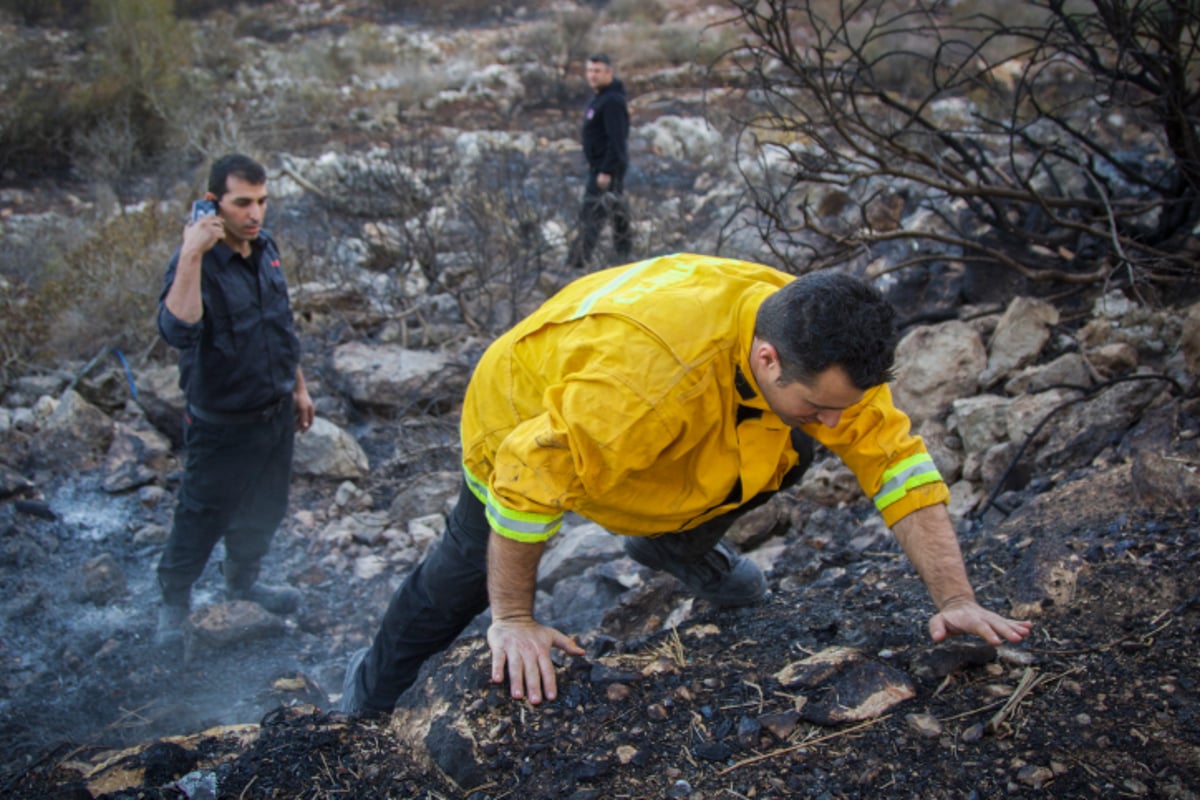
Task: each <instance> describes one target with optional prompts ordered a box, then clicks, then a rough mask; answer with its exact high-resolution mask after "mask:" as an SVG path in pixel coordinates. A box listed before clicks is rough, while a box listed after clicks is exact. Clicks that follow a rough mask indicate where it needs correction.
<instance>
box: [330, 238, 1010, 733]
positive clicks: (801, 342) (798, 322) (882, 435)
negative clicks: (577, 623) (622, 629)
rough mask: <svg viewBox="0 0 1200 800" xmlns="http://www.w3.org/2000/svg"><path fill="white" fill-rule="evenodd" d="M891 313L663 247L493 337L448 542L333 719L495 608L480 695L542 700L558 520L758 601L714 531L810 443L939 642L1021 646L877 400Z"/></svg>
mask: <svg viewBox="0 0 1200 800" xmlns="http://www.w3.org/2000/svg"><path fill="white" fill-rule="evenodd" d="M894 316H895V313H894V311H893V309H892V308H891V306H889V305H888V304H887V303H886V301H884V300H883V298H882V296H881V295H880V294H879V292H878V291H877V290H876V289H874V288H873V287H871V286H870V285H869V284H867V283H865V282H863V281H861V280H859V279H856V278H853V277H850V276H848V275H844V274H841V273H835V272H819V273H814V274H810V275H807V276H804V277H801V278H796V277H795V276H792V275H789V274H787V273H784V272H780V271H778V270H774V269H771V268H769V267H765V266H762V265H758V264H751V263H748V262H744V261H735V260H730V259H722V258H713V257H708V256H699V255H689V254H677V255H671V256H664V257H660V258H654V259H650V260H647V261H642V262H638V263H635V264H630V265H627V266H624V267H617V268H614V269H610V270H606V271H603V272H597V273H594V274H592V275H589V276H587V277H584V278H581V279H580V280H577V281H575V282H574V283H572V284H570V285H569V286H567V287H566V288H565V289H563V290H562V291H561V292H559V293H558V294H557V295H555V296H554V297H553V298H551V299H550V300H549V301H547V302H546V303H545V304H544V305H543V306H542V307H541V308H540V309H538V310H537V311H535V312H534V313H533V314H531V315H530V316H529V317H527V318H526V319H524V320H523V321H521V322H520V323H518V324H517V325H516V326H515V327H514V328H513V329H512V330H510V331H509V332H508V333H506V334H504V335H503V336H501V337H500V338H499V339H497V340H496V341H495V342H494V343H493V344H492V345H491V346H490V347H489V348H488V350H487V352H486V353H485V354H484V356H483V358H482V359H481V360H480V362H479V365H478V366H477V367H476V370H475V373H474V375H473V377H472V379H471V382H470V386H469V387H468V389H467V395H466V400H465V404H464V407H463V413H462V443H463V473H464V478H465V480H464V485H463V489H462V491H461V493H460V497H459V501H458V503H457V505H456V507H455V509H454V511H453V512H452V513H451V515H450V518H449V519H448V520H447V527H446V532H445V535H444V536H443V537H442V538H441V539H440V540H439V541H438V543H437V544H436V545H435V546H434V547H433V548H432V549H431V551H430V553H429V554H428V555H427V556H426V558H425V559H424V560H423V561H422V562H421V564H419V565H418V566H417V568H416V569H415V570H414V571H413V573H412V574H411V575H409V577H408V578H407V579H406V580H405V582H404V584H403V585H402V586H401V587H400V588H399V589H398V590H397V591H396V593H395V594H394V595H393V597H392V599H391V602H390V603H389V606H388V609H387V612H386V614H385V615H384V619H383V622H382V624H381V626H380V629H379V632H378V633H377V634H376V636H375V640H374V642H373V643H372V646H371V647H370V648H367V649H365V650H361V651H359V652H358V653H356V654H355V655H354V656H353V657H352V658H351V661H350V664H349V667H348V669H347V675H346V682H345V686H344V689H343V696H342V704H341V708H342V710H344V711H347V712H350V713H363V714H372V713H383V712H388V711H391V709H392V707H393V705H394V704H395V702H396V699H397V697H399V695H400V693H401V692H402V691H403V690H404V689H405V688H407V687H408V686H409V685H411V684H412V682H413V681H414V680H415V679H416V675H417V671H418V669H419V668H420V666H421V664H422V663H423V662H424V661H425V659H426V658H428V657H429V656H430V655H432V654H433V653H435V652H438V651H439V650H441V649H443V648H444V647H446V646H447V645H448V644H449V643H450V642H451V641H453V639H454V638H455V637H456V636H457V635H458V634H459V633H460V632H461V631H462V629H463V628H464V627H466V625H467V624H468V623H469V622H470V621H471V620H472V619H473V618H474V617H475V616H476V615H477V614H478V613H480V612H481V611H483V610H484V609H485V608H487V607H488V605H489V604H490V606H491V609H492V624H491V627H490V629H489V631H488V643H489V645H490V647H491V649H492V676H491V677H492V680H493V681H495V682H501V681H503V680H504V677H505V674H506V673H507V677H508V679H509V684H510V688H511V692H512V696H513V697H516V698H527V699H528V700H529V702H531V703H535V704H536V703H539V702H541V701H542V700H543V699H554V697H555V696H556V691H557V689H556V683H555V674H554V665H553V663H552V662H551V660H550V651H551V648H558V649H561V650H563V651H565V652H567V653H571V654H576V655H578V654H581V653H582V650H581V649H580V648H579V646H578V645H577V644H576V643H575V642H574V641H573V640H572V639H571V638H570V637H568V636H566V635H564V634H563V633H561V632H559V631H557V630H554V629H553V628H549V627H546V626H543V625H541V624H540V623H538V622H537V621H536V620H535V619H534V617H533V598H534V587H535V580H536V575H537V567H538V563H539V560H540V558H541V554H542V551H543V549H544V547H545V542H546V540H547V539H549V538H550V537H551V536H553V535H554V534H555V532H557V531H558V529H559V527H560V525H561V523H562V518H563V514H564V513H565V512H567V511H572V512H575V513H577V514H579V515H581V516H583V517H586V518H588V519H591V520H593V521H594V522H596V523H598V524H600V525H601V526H603V527H604V528H606V529H608V530H609V531H612V532H613V533H616V534H620V535H622V536H625V537H627V538H626V539H625V549H626V552H627V553H628V554H629V555H630V556H631V557H632V558H633V559H635V560H636V561H638V562H640V563H642V564H644V565H646V566H648V567H651V568H654V569H660V570H665V571H667V572H669V573H671V574H672V575H674V576H675V577H677V578H678V579H680V580H681V581H682V582H683V583H684V584H685V585H686V586H687V587H688V588H689V589H690V590H691V591H692V592H693V593H694V594H695V595H697V596H698V597H701V598H704V599H707V600H710V601H711V602H714V603H717V604H721V605H744V604H747V603H752V602H754V601H756V600H758V599H759V598H761V597H762V596H763V594H765V592H766V588H767V586H766V580H765V579H764V577H763V575H762V573H761V571H760V570H759V569H758V567H757V566H756V565H754V563H753V562H751V561H750V560H749V559H746V558H744V557H742V556H741V555H739V554H738V553H737V552H736V551H735V550H734V549H733V547H731V546H730V545H729V544H728V543H726V542H725V541H724V540H723V539H722V535H723V534H724V532H725V531H726V530H727V529H728V528H729V526H730V525H731V524H732V523H733V521H734V520H735V519H736V518H737V517H738V516H739V515H740V514H742V513H745V511H747V510H749V509H750V508H753V507H755V506H757V505H759V504H761V503H762V502H764V501H765V500H766V499H768V498H769V497H770V496H771V495H772V494H773V493H774V492H776V491H778V490H779V489H781V488H783V487H786V486H789V485H791V484H793V483H795V482H796V481H797V480H798V479H799V478H800V477H801V475H802V474H803V472H804V470H805V468H806V467H807V466H808V464H809V462H810V461H811V459H812V442H813V440H816V441H818V442H820V443H821V444H822V445H824V446H825V447H827V448H828V449H830V450H831V451H832V452H834V453H836V454H837V455H838V456H839V457H840V458H841V459H842V460H843V462H845V464H846V465H847V466H848V467H849V468H850V469H851V470H852V471H853V472H854V474H855V476H856V477H857V478H858V481H859V484H860V485H861V486H862V488H863V490H864V491H865V492H866V494H867V495H868V496H869V497H871V498H872V499H873V500H874V502H875V505H876V507H877V508H878V509H879V511H880V513H881V514H882V515H883V518H884V520H885V521H886V522H887V524H888V525H889V526H891V528H892V530H893V531H894V533H895V534H896V537H897V539H898V540H899V542H900V544H901V546H902V547H903V549H904V552H905V554H906V555H907V556H908V558H909V559H910V561H911V562H912V563H913V565H914V566H915V567H916V569H917V572H918V573H919V574H920V576H921V578H922V579H923V581H924V582H925V585H926V587H927V588H928V590H929V592H930V595H931V596H932V598H933V601H934V603H935V604H936V606H937V608H938V613H937V614H935V615H934V616H933V617H932V618H931V619H930V621H929V631H930V634H931V635H932V637H933V639H934V640H935V641H940V640H942V639H943V638H945V637H946V636H949V635H957V634H962V633H972V634H976V635H978V636H981V637H983V638H984V639H986V640H987V641H989V642H991V643H992V644H999V643H1000V642H1001V641H1002V640H1008V641H1012V642H1017V641H1020V640H1021V639H1022V638H1024V636H1025V635H1026V634H1028V632H1029V623H1027V622H1021V621H1013V620H1009V619H1005V618H1004V617H1001V616H1000V615H998V614H995V613H993V612H991V611H988V610H986V609H984V608H982V607H981V606H979V605H978V603H976V601H975V596H974V592H973V591H972V589H971V585H970V582H969V581H968V579H967V574H966V569H965V567H964V564H963V560H962V555H961V553H960V551H959V547H958V542H957V539H956V537H955V535H954V531H953V528H952V526H951V524H950V519H949V516H948V514H947V512H946V508H945V503H946V501H947V500H948V499H949V491H948V490H947V488H946V484H945V483H944V482H943V481H942V478H941V476H940V475H939V474H938V471H937V468H936V467H935V466H934V464H933V461H932V460H931V459H930V457H929V454H928V453H927V452H926V450H925V447H924V444H923V443H922V442H921V440H920V439H919V438H918V437H914V436H912V435H910V433H909V421H908V418H907V417H906V416H905V415H904V414H903V413H902V412H900V411H899V410H897V409H896V408H895V406H894V405H893V404H892V397H891V392H890V390H889V389H888V386H887V380H888V377H889V375H890V372H891V369H892V363H893V354H894V349H895V343H896V330H895V323H894Z"/></svg>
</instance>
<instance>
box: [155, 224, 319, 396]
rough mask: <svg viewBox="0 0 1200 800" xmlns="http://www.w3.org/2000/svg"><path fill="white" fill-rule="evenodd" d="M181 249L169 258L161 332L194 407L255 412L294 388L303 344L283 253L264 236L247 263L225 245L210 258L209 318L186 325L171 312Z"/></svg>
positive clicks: (206, 262)
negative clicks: (168, 302)
mask: <svg viewBox="0 0 1200 800" xmlns="http://www.w3.org/2000/svg"><path fill="white" fill-rule="evenodd" d="M178 264H179V251H176V252H175V255H174V256H172V257H171V263H170V264H169V265H168V266H167V275H166V279H165V281H164V284H163V291H162V295H160V297H159V302H158V330H159V332H160V333H161V334H162V337H163V339H165V340H166V342H167V344H169V345H171V346H172V347H175V348H178V350H179V386H180V387H181V388H182V389H183V392H184V394H185V395H186V396H187V400H188V403H189V404H190V405H192V406H196V407H199V408H201V409H206V410H209V411H218V412H225V413H238V412H246V411H256V410H258V409H261V408H264V407H266V406H269V405H271V404H272V403H274V402H276V401H278V400H279V399H280V398H282V397H283V396H284V395H286V394H288V393H290V392H291V391H292V390H293V389H294V388H295V386H296V367H297V366H298V365H299V363H300V342H299V340H298V339H297V338H296V333H295V330H294V328H293V324H292V309H291V307H290V306H289V305H288V293H287V282H286V280H285V279H284V277H283V269H282V267H281V266H280V260H279V248H278V247H277V246H276V244H275V240H274V239H272V238H271V237H270V235H268V234H267V233H265V232H262V233H260V234H259V236H258V238H257V239H255V240H254V242H253V243H252V246H251V253H250V257H249V258H243V257H242V256H241V255H240V254H238V253H236V252H234V251H233V250H231V249H230V248H229V246H228V245H226V244H225V243H224V242H217V244H216V245H215V246H214V247H213V248H212V249H211V250H209V251H208V252H207V253H205V254H204V259H203V261H202V262H201V270H202V277H201V294H202V295H203V301H204V313H203V315H202V316H201V318H200V320H199V321H198V322H196V323H192V324H189V323H186V322H183V321H181V320H180V319H179V318H178V317H176V316H175V315H174V314H172V313H171V312H170V311H168V310H167V306H166V303H165V298H166V296H167V290H169V289H170V288H171V283H172V281H174V280H175V269H176V267H177V266H178Z"/></svg>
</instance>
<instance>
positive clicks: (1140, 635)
mask: <svg viewBox="0 0 1200 800" xmlns="http://www.w3.org/2000/svg"><path fill="white" fill-rule="evenodd" d="M1165 613H1170V612H1165ZM1159 619H1162V615H1161V614H1160V615H1159V616H1158V617H1156V618H1155V620H1154V621H1155V622H1157V621H1158V620H1159ZM1174 621H1175V620H1173V619H1169V620H1167V621H1166V622H1164V623H1163V624H1162V625H1159V626H1158V627H1157V628H1155V629H1154V630H1152V631H1150V632H1149V633H1127V634H1125V635H1124V636H1122V637H1120V638H1119V639H1113V640H1112V641H1111V642H1105V643H1104V644H1099V645H1096V646H1095V647H1081V648H1078V649H1075V650H1044V649H1040V648H1037V647H1030V648H1027V649H1028V650H1029V652H1031V653H1037V654H1039V655H1047V656H1080V655H1084V654H1085V653H1103V652H1104V651H1105V650H1111V649H1113V648H1114V647H1116V646H1117V645H1120V644H1123V643H1125V642H1128V641H1129V640H1130V639H1142V640H1149V639H1152V638H1154V636H1155V634H1157V633H1159V632H1160V631H1162V630H1163V629H1164V628H1167V627H1169V626H1170V625H1171V623H1173V622H1174ZM1151 624H1153V623H1151Z"/></svg>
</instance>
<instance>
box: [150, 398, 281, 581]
mask: <svg viewBox="0 0 1200 800" xmlns="http://www.w3.org/2000/svg"><path fill="white" fill-rule="evenodd" d="M293 403H294V401H293V398H292V396H291V395H290V394H289V395H287V396H286V397H284V398H282V399H281V401H280V402H279V403H278V404H277V405H276V406H275V407H274V408H273V409H272V410H271V411H270V412H269V416H268V413H264V414H262V415H258V416H257V418H256V419H253V420H252V421H241V419H240V418H241V416H242V415H237V416H238V417H239V421H237V422H211V421H207V420H205V419H201V418H199V417H197V416H195V414H194V412H192V411H190V410H189V412H188V413H187V414H186V415H185V419H184V475H183V484H182V485H181V486H180V489H179V496H178V499H177V502H176V507H175V520H174V525H173V527H172V529H171V534H170V536H169V537H168V539H167V544H166V547H165V549H164V550H163V554H162V558H161V559H160V560H159V563H158V582H159V585H160V586H161V587H162V592H163V600H164V601H165V602H166V603H167V604H169V605H185V604H187V602H188V598H189V597H190V594H191V588H192V584H193V583H195V582H196V579H197V578H199V577H200V574H201V573H202V572H203V571H204V566H205V564H207V563H208V558H209V556H210V555H211V554H212V550H213V547H214V546H216V543H217V542H218V541H219V540H220V539H221V538H222V537H224V539H225V552H226V555H227V557H228V560H229V561H230V562H232V563H233V564H236V565H238V567H239V568H241V569H242V570H243V572H249V573H255V572H256V571H257V569H258V564H259V562H260V561H261V560H262V558H263V556H265V555H266V554H267V550H268V549H269V548H270V546H271V539H272V537H273V536H274V535H275V530H276V528H278V526H279V523H280V521H281V520H282V519H283V516H284V514H285V513H286V512H287V503H288V486H289V484H290V482H291V470H292V450H293V443H294V437H295V425H296V423H295V413H294V410H293ZM246 416H249V415H246ZM230 418H233V417H230Z"/></svg>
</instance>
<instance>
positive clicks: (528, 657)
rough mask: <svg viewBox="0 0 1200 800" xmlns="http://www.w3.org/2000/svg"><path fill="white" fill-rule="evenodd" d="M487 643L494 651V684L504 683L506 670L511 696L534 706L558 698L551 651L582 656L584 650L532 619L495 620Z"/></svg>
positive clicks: (565, 636)
mask: <svg viewBox="0 0 1200 800" xmlns="http://www.w3.org/2000/svg"><path fill="white" fill-rule="evenodd" d="M487 639H488V646H489V647H490V648H491V649H492V683H503V682H504V671H505V668H506V667H507V669H508V682H509V686H510V688H511V690H512V696H513V697H514V698H516V699H518V700H519V699H521V698H523V697H527V698H528V699H529V702H530V703H532V704H533V705H537V704H538V703H540V702H542V699H543V698H545V699H546V700H553V699H555V698H556V697H557V696H558V684H557V683H556V681H555V677H554V662H553V661H551V660H550V649H551V648H552V647H557V648H558V649H559V650H562V651H563V652H564V653H569V654H570V655H573V656H579V655H583V648H581V647H580V646H579V645H578V644H576V643H575V640H573V639H572V638H571V637H569V636H567V635H565V634H563V633H560V632H559V631H557V630H555V629H554V628H548V627H546V626H545V625H542V624H541V623H539V622H538V621H537V620H535V619H533V618H532V617H524V618H518V619H500V620H496V621H495V622H493V623H492V625H491V627H490V628H488V634H487Z"/></svg>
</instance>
